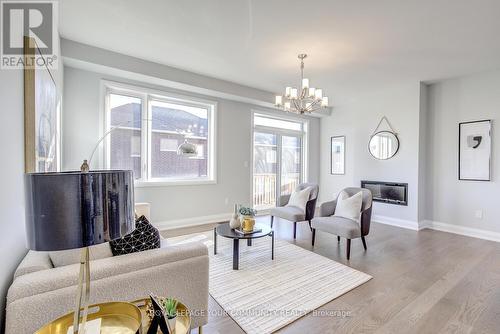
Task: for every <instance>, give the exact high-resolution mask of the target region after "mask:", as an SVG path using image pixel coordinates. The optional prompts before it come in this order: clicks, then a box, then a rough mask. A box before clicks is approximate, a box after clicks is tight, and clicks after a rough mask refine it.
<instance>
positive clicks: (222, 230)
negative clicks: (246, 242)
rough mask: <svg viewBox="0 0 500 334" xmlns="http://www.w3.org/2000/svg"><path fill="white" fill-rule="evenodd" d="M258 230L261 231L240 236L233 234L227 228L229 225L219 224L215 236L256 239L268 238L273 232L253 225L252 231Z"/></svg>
mask: <svg viewBox="0 0 500 334" xmlns="http://www.w3.org/2000/svg"><path fill="white" fill-rule="evenodd" d="M258 229H262V231H260V232H255V233H251V234H240V233H238V232H235V231H234V230H233V229H232V228H231V227H229V223H222V224H219V225H217V227H216V228H215V230H216V232H217V235H220V236H221V237H226V238H231V239H257V238H262V237H265V236H268V235H269V234H271V233H272V232H273V230H272V229H271V228H270V227H269V226H266V225H262V224H255V227H254V230H258Z"/></svg>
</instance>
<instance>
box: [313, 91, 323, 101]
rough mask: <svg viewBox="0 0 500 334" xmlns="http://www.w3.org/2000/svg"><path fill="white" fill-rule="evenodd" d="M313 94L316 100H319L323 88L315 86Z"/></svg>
mask: <svg viewBox="0 0 500 334" xmlns="http://www.w3.org/2000/svg"><path fill="white" fill-rule="evenodd" d="M314 96H315V97H316V98H317V99H318V100H321V98H322V97H323V90H322V89H321V88H316V91H315V92H314Z"/></svg>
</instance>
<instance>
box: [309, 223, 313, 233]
mask: <svg viewBox="0 0 500 334" xmlns="http://www.w3.org/2000/svg"><path fill="white" fill-rule="evenodd" d="M309 228H310V229H311V232H312V230H313V228H312V226H311V221H310V220H309Z"/></svg>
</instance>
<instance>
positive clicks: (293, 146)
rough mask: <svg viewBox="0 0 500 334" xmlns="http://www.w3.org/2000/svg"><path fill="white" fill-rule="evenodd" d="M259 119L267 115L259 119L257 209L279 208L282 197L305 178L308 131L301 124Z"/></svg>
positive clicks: (255, 170) (255, 177)
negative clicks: (306, 133) (305, 146)
mask: <svg viewBox="0 0 500 334" xmlns="http://www.w3.org/2000/svg"><path fill="white" fill-rule="evenodd" d="M258 118H263V116H261V115H257V114H256V116H255V126H254V137H253V150H254V151H253V207H254V208H255V209H257V210H265V209H269V208H272V207H275V206H276V205H278V204H279V203H278V201H279V197H280V196H281V195H287V194H290V193H291V192H292V191H294V190H295V188H296V187H297V185H298V184H299V183H300V182H302V180H303V179H304V178H303V173H304V172H303V171H304V165H303V156H304V150H303V143H304V132H303V131H302V129H303V124H302V123H299V122H291V121H284V120H279V123H278V121H276V120H275V119H272V120H273V121H274V122H272V121H271V122H269V121H267V120H263V119H258ZM284 126H287V127H291V126H294V128H293V129H289V128H285V127H284Z"/></svg>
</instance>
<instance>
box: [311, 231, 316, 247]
mask: <svg viewBox="0 0 500 334" xmlns="http://www.w3.org/2000/svg"><path fill="white" fill-rule="evenodd" d="M312 232H313V237H312V245H313V246H314V240H315V239H316V229H315V228H313V229H312Z"/></svg>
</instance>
